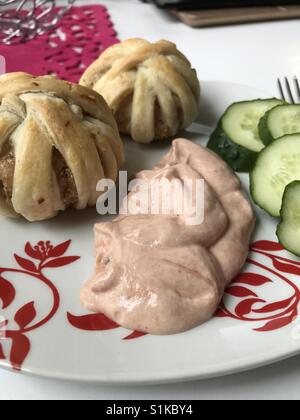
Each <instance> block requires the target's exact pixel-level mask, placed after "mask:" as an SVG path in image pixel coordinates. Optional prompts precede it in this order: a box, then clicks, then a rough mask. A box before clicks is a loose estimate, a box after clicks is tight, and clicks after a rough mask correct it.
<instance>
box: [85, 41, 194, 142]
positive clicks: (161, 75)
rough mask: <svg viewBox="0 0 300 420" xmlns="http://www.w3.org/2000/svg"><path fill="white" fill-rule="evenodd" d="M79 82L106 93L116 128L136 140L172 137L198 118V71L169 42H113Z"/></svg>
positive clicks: (105, 96)
mask: <svg viewBox="0 0 300 420" xmlns="http://www.w3.org/2000/svg"><path fill="white" fill-rule="evenodd" d="M80 83H81V84H82V85H84V86H87V87H90V88H92V89H94V90H96V91H97V92H99V93H100V94H101V95H102V96H103V97H104V99H105V100H106V102H107V103H108V105H109V106H110V108H111V109H112V111H113V114H114V116H115V117H116V120H117V123H118V126H119V130H120V132H121V133H123V134H130V135H131V137H132V138H133V140H135V141H137V142H139V143H150V142H152V141H153V140H163V139H166V138H172V137H174V136H175V135H176V134H177V133H178V132H179V131H180V130H181V129H184V128H187V127H188V126H189V125H190V124H191V123H192V122H193V121H194V120H195V119H196V118H197V116H198V112H199V111H198V108H199V97H200V85H199V80H198V78H197V73H196V71H195V70H194V69H192V67H191V64H190V62H189V61H188V60H187V58H186V57H185V56H184V55H183V54H181V53H180V52H179V51H178V49H177V48H176V45H175V44H173V43H171V42H168V41H159V42H157V43H155V44H151V43H150V42H147V41H144V40H142V39H129V40H127V41H124V42H122V43H121V44H117V45H114V46H113V47H111V48H109V49H108V50H106V51H105V52H104V53H103V54H102V55H101V56H100V57H99V59H98V60H97V61H95V62H94V63H93V64H92V65H91V66H90V67H89V68H88V69H87V70H86V72H85V73H84V75H83V77H82V79H81V82H80Z"/></svg>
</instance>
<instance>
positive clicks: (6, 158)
mask: <svg viewBox="0 0 300 420" xmlns="http://www.w3.org/2000/svg"><path fill="white" fill-rule="evenodd" d="M14 171H15V158H14V155H13V149H12V145H11V144H10V143H7V144H6V145H5V146H4V148H3V150H2V152H1V154H0V188H1V189H2V191H1V195H3V196H4V197H5V199H6V200H7V202H11V198H12V190H13V179H14Z"/></svg>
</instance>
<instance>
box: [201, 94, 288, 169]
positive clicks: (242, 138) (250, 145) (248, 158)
mask: <svg viewBox="0 0 300 420" xmlns="http://www.w3.org/2000/svg"><path fill="white" fill-rule="evenodd" d="M282 103H283V102H282V101H281V100H279V99H257V100H255V101H245V102H236V103H234V104H233V105H231V106H230V107H229V108H228V109H227V110H226V112H225V113H224V115H223V116H222V118H221V120H220V122H219V124H218V127H217V129H216V130H215V132H214V133H213V134H212V135H211V137H210V140H209V142H208V145H207V147H208V148H209V149H211V150H213V151H214V152H216V153H217V154H218V155H220V156H221V157H222V159H223V160H225V162H227V163H228V165H229V166H230V167H231V168H232V169H234V170H235V171H237V172H249V171H250V170H251V169H252V168H253V166H254V163H255V161H256V159H257V157H258V153H259V152H260V151H261V150H262V149H263V148H264V147H265V145H264V143H263V142H262V141H261V139H260V137H259V130H258V124H259V122H260V120H261V118H262V117H263V115H264V114H265V113H266V112H267V111H269V110H270V109H272V108H274V107H275V106H278V105H279V104H282Z"/></svg>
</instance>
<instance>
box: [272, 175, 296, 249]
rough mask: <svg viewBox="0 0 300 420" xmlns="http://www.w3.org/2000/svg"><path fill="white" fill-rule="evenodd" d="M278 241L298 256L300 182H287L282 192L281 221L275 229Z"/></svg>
mask: <svg viewBox="0 0 300 420" xmlns="http://www.w3.org/2000/svg"><path fill="white" fill-rule="evenodd" d="M277 236H278V239H279V242H280V243H281V244H282V245H283V246H284V248H285V249H287V250H288V251H290V252H291V253H292V254H295V255H297V256H299V257H300V182H299V181H295V182H292V183H291V184H289V185H288V186H287V188H286V190H285V192H284V195H283V200H282V208H281V223H280V224H279V226H278V229H277Z"/></svg>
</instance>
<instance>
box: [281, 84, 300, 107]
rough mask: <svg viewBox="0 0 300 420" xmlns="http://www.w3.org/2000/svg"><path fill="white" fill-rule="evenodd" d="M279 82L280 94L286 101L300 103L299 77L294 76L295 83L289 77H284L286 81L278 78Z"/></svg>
mask: <svg viewBox="0 0 300 420" xmlns="http://www.w3.org/2000/svg"><path fill="white" fill-rule="evenodd" d="M277 83H278V89H279V93H280V96H281V98H282V99H283V100H284V101H286V102H290V103H292V104H295V103H300V84H299V80H298V78H297V77H294V78H293V83H292V82H290V81H289V79H288V78H287V77H285V78H284V82H282V81H281V80H280V79H277ZM292 84H293V86H292Z"/></svg>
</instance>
